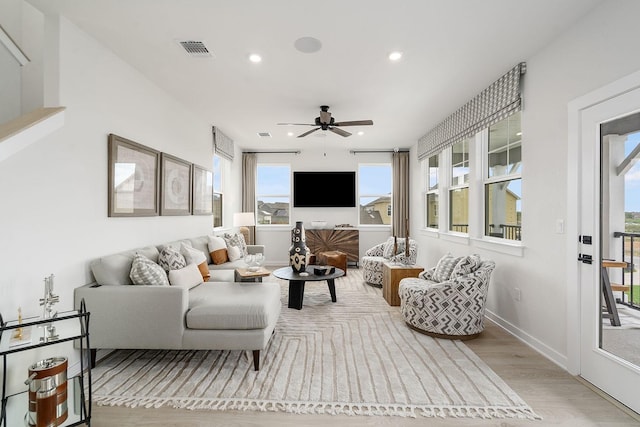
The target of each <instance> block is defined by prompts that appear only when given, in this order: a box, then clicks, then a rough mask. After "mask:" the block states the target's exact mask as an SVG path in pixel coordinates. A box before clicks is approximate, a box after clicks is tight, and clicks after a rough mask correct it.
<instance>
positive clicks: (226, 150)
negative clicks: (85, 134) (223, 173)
mask: <svg viewBox="0 0 640 427" xmlns="http://www.w3.org/2000/svg"><path fill="white" fill-rule="evenodd" d="M212 131H213V150H214V151H215V153H216V154H218V155H219V156H220V157H224V158H225V159H227V160H233V151H234V145H233V140H232V139H231V138H229V137H228V136H227V135H225V134H224V133H222V132H221V131H220V129H218V128H217V127H215V126H214V127H213V128H212Z"/></svg>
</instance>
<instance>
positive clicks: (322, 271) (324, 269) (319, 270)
mask: <svg viewBox="0 0 640 427" xmlns="http://www.w3.org/2000/svg"><path fill="white" fill-rule="evenodd" d="M335 272H336V268H335V267H331V266H322V265H318V266H315V267H313V274H315V275H316V276H326V275H327V274H333V273H335Z"/></svg>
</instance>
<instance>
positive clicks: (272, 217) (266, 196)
mask: <svg viewBox="0 0 640 427" xmlns="http://www.w3.org/2000/svg"><path fill="white" fill-rule="evenodd" d="M256 212H257V222H258V224H260V225H270V224H271V225H289V214H290V212H291V166H290V165H288V164H286V165H285V164H260V163H258V166H257V171H256Z"/></svg>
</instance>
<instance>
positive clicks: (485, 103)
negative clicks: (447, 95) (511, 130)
mask: <svg viewBox="0 0 640 427" xmlns="http://www.w3.org/2000/svg"><path fill="white" fill-rule="evenodd" d="M525 71H526V63H525V62H521V63H519V64H518V65H516V66H515V67H513V68H512V69H511V70H509V72H507V73H506V74H505V75H503V76H502V77H500V78H499V79H498V80H496V81H495V82H494V83H493V84H491V86H489V87H488V88H486V89H485V90H483V91H482V92H481V93H480V94H479V95H477V96H476V97H475V98H473V99H472V100H470V101H469V102H467V103H466V104H465V105H463V106H462V107H461V108H459V109H458V110H457V111H456V112H455V113H453V114H451V115H450V116H449V117H447V118H446V119H444V120H443V121H442V122H440V123H439V124H438V125H436V126H435V127H434V128H433V129H431V130H430V131H429V132H427V134H426V135H424V136H423V137H422V138H420V139H419V140H418V159H419V160H422V159H425V158H427V157H429V156H432V155H434V154H437V153H439V152H440V151H442V150H444V149H445V148H447V147H450V146H451V145H453V144H455V143H456V142H458V141H460V140H461V139H464V138H467V137H469V136H471V135H473V134H475V133H477V132H479V131H480V130H482V129H485V128H488V127H489V126H491V125H492V124H495V123H497V122H499V121H500V120H503V119H505V118H506V117H508V116H510V115H511V114H513V113H515V112H517V111H520V109H521V108H522V94H521V76H522V75H523V74H524V73H525Z"/></svg>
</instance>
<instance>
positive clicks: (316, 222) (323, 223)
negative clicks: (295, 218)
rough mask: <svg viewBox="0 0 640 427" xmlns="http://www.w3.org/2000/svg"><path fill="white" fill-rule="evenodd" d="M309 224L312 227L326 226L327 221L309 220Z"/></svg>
mask: <svg viewBox="0 0 640 427" xmlns="http://www.w3.org/2000/svg"><path fill="white" fill-rule="evenodd" d="M311 226H312V227H314V228H324V227H326V226H327V221H311Z"/></svg>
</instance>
